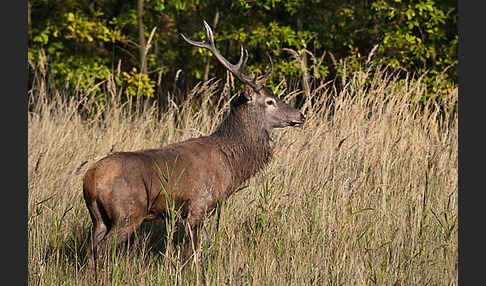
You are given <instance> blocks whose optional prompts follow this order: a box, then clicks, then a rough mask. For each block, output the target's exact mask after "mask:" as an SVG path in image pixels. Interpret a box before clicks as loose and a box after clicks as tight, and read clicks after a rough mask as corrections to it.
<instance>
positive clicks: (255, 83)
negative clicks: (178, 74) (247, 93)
mask: <svg viewBox="0 0 486 286" xmlns="http://www.w3.org/2000/svg"><path fill="white" fill-rule="evenodd" d="M203 23H204V27H205V28H206V42H197V41H193V40H190V39H188V38H186V37H185V36H184V35H183V34H181V36H182V38H183V39H184V40H185V41H186V42H188V43H189V44H191V45H193V46H196V47H200V48H205V49H208V50H210V51H211V52H212V53H213V55H214V56H215V57H216V59H218V61H219V62H220V63H221V64H222V65H223V66H224V67H226V68H227V69H228V70H229V71H230V72H231V73H232V74H233V75H234V76H236V77H237V78H238V79H239V80H240V81H241V82H243V83H244V84H248V85H249V86H251V87H252V88H253V89H254V90H255V91H259V90H260V89H262V87H263V83H265V81H266V80H267V79H268V77H269V76H270V75H271V74H272V72H273V62H272V58H271V57H270V55H269V54H268V53H267V56H268V58H269V59H270V68H269V69H268V71H267V72H266V73H265V74H264V75H263V76H260V77H259V78H258V80H257V77H254V78H250V77H249V76H246V75H244V74H243V69H244V67H245V64H246V61H247V60H248V51H247V50H246V49H245V48H243V45H242V46H241V56H240V60H239V61H238V63H237V64H236V65H233V64H231V63H230V62H229V61H228V60H227V59H225V58H224V57H223V56H222V55H221V54H220V53H219V52H218V50H217V49H216V47H215V45H214V36H213V31H212V30H211V27H209V25H208V23H206V21H203Z"/></svg>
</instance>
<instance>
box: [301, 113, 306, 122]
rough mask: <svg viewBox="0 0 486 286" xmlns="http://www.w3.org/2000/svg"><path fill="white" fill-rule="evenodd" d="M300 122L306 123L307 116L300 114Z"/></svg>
mask: <svg viewBox="0 0 486 286" xmlns="http://www.w3.org/2000/svg"><path fill="white" fill-rule="evenodd" d="M300 120H301V121H302V122H304V121H305V116H304V114H302V113H301V114H300Z"/></svg>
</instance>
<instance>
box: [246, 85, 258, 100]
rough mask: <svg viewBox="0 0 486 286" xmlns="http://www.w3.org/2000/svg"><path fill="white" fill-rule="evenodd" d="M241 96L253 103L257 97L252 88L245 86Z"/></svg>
mask: <svg viewBox="0 0 486 286" xmlns="http://www.w3.org/2000/svg"><path fill="white" fill-rule="evenodd" d="M243 96H244V97H245V98H246V100H248V101H250V102H253V101H255V99H256V97H257V93H256V92H255V91H254V90H253V88H251V87H249V86H247V85H245V87H244V88H243Z"/></svg>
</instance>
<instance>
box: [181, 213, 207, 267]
mask: <svg viewBox="0 0 486 286" xmlns="http://www.w3.org/2000/svg"><path fill="white" fill-rule="evenodd" d="M203 218H204V215H203V213H198V215H195V214H194V213H192V214H189V216H188V218H187V222H186V226H185V235H184V248H183V253H182V258H183V265H184V266H183V269H184V270H186V268H187V266H188V265H189V264H191V263H192V261H193V259H194V256H195V255H196V251H197V249H198V246H199V245H202V244H203V243H205V242H206V240H207V238H208V234H207V232H206V230H205V229H204V227H203V224H202V221H203Z"/></svg>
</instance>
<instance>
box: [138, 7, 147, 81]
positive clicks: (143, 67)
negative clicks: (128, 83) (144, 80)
mask: <svg viewBox="0 0 486 286" xmlns="http://www.w3.org/2000/svg"><path fill="white" fill-rule="evenodd" d="M143 1H144V0H138V1H137V18H138V44H139V48H138V53H139V56H140V72H141V73H143V74H147V60H146V58H145V48H146V47H145V45H146V43H145V27H144V25H143V18H142V17H143Z"/></svg>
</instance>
